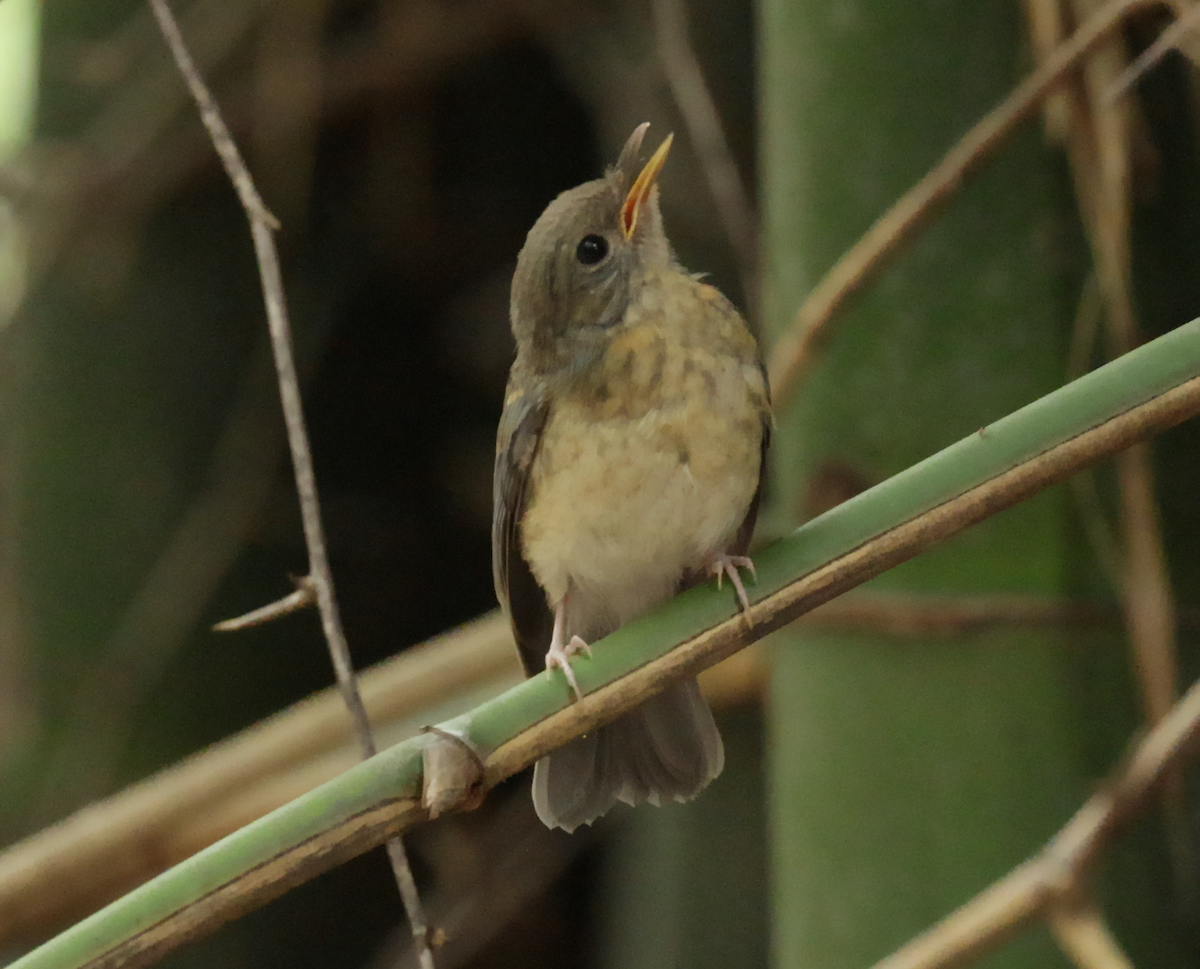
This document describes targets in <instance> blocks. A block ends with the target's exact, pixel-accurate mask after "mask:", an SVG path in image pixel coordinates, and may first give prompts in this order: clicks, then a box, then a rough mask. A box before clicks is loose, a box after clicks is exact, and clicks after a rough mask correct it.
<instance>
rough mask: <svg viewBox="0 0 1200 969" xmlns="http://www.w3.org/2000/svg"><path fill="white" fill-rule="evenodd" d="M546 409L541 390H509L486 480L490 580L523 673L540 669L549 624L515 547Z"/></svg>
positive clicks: (518, 543)
mask: <svg viewBox="0 0 1200 969" xmlns="http://www.w3.org/2000/svg"><path fill="white" fill-rule="evenodd" d="M549 413H550V406H549V403H548V402H547V401H546V400H545V398H544V397H543V396H542V395H541V394H536V393H533V394H529V393H521V392H516V393H513V392H510V393H509V395H508V398H507V400H506V401H505V404H504V413H503V414H502V415H501V417H500V428H499V431H498V433H497V436H496V468H495V473H494V475H493V478H492V578H493V580H494V581H495V583H496V597H497V598H498V599H499V600H500V605H501V606H503V607H504V611H505V613H506V614H507V615H508V619H509V622H510V623H511V624H512V631H513V638H514V639H516V641H517V651H518V652H519V653H520V655H521V663H522V665H523V666H524V667H525V673H526V675H527V676H532V675H533V674H534V673H537V672H538V671H539V670H540V669H542V668H543V667H544V665H545V655H546V649H547V648H548V647H549V645H550V634H551V632H552V631H553V626H554V616H553V614H552V613H551V612H550V607H549V606H548V605H547V603H546V593H545V592H543V591H542V588H541V586H539V585H538V583H537V579H535V578H534V577H533V572H531V571H530V569H529V563H528V562H526V561H525V556H524V555H523V554H522V551H521V519H522V518H523V517H524V516H525V503H526V500H527V498H528V494H527V492H528V485H529V478H530V472H531V470H532V468H533V462H534V458H535V457H536V456H537V452H538V447H539V446H540V445H541V441H542V430H543V428H544V427H545V426H546V418H547V416H548V415H549Z"/></svg>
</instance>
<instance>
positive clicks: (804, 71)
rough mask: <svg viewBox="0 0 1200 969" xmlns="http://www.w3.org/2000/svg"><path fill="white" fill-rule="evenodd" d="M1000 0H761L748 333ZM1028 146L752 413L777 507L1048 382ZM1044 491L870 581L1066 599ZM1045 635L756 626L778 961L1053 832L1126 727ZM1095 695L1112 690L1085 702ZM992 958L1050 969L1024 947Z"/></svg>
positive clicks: (1121, 690)
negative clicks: (768, 667) (771, 642)
mask: <svg viewBox="0 0 1200 969" xmlns="http://www.w3.org/2000/svg"><path fill="white" fill-rule="evenodd" d="M1018 6H1019V5H1016V4H1012V3H1009V2H1007V0H987V2H982V3H975V4H941V3H933V2H919V0H918V2H911V0H909V2H899V0H863V2H859V3H855V4H843V3H838V2H820V0H817V2H809V3H798V2H795V0H765V2H764V4H763V7H762V10H763V16H762V32H761V37H762V48H761V49H762V76H763V83H762V88H761V89H762V92H763V99H764V102H763V128H764V142H763V151H762V154H761V157H762V160H763V166H764V186H765V188H764V204H763V209H764V212H765V214H766V224H765V232H766V237H767V243H766V259H765V261H766V264H767V265H768V267H769V271H768V280H769V285H768V293H767V305H768V312H767V317H768V321H772V320H773V321H786V320H789V319H790V318H791V315H792V313H793V312H794V307H795V306H796V305H797V304H798V303H799V302H800V298H801V296H802V295H803V293H804V291H805V290H806V289H807V288H808V287H809V286H811V285H812V284H813V282H815V279H814V278H813V277H814V276H815V275H816V273H817V272H819V271H820V270H821V269H822V268H823V267H824V266H825V265H828V264H830V263H832V262H833V261H834V259H836V257H837V256H838V255H839V254H840V253H841V251H842V250H843V249H844V248H845V247H846V246H847V245H848V244H850V243H851V242H852V241H853V240H854V239H855V238H856V237H857V236H858V235H859V234H860V233H861V232H862V231H863V230H864V229H866V228H867V226H869V225H870V224H871V222H872V221H873V220H874V219H875V218H876V217H877V216H878V215H879V214H880V213H881V212H882V211H884V210H885V209H886V207H887V205H888V204H889V203H890V202H891V200H892V199H894V198H896V197H898V196H899V195H900V194H901V193H902V192H903V191H904V190H905V189H907V188H908V186H909V185H910V184H912V183H913V182H914V181H916V179H917V178H918V177H920V175H921V174H922V173H923V172H925V171H926V170H927V169H928V168H929V167H930V166H931V165H932V164H933V163H935V162H936V161H937V160H938V158H939V156H940V155H941V153H942V152H943V151H944V150H945V149H946V147H947V146H948V145H951V144H953V143H954V142H955V141H956V140H957V139H958V138H959V136H961V135H962V134H963V132H964V131H966V130H967V128H968V127H969V126H970V125H971V124H972V122H973V121H974V120H975V119H976V118H977V117H979V116H980V115H982V114H983V113H984V112H985V111H986V110H987V109H988V108H990V107H991V106H992V105H993V104H996V103H997V102H999V101H1000V100H1001V99H1002V98H1003V97H1004V95H1005V94H1006V92H1008V91H1009V90H1010V89H1011V88H1012V87H1013V86H1014V85H1015V83H1016V82H1017V81H1018V80H1019V79H1020V74H1021V67H1020V50H1021V44H1022V31H1023V26H1022V24H1021V22H1020V11H1019V9H1018ZM1037 135H1038V133H1037V132H1036V131H1035V130H1033V126H1030V129H1029V130H1027V131H1026V132H1025V133H1023V135H1022V136H1021V137H1019V138H1016V139H1014V142H1013V144H1012V145H1011V146H1009V147H1008V148H1007V149H1006V150H1005V152H1004V153H1003V154H1002V155H1001V156H1000V157H999V158H997V160H996V161H995V162H993V163H992V164H990V165H989V166H987V167H986V169H984V170H983V171H980V172H977V173H976V174H975V175H974V176H973V178H972V180H971V181H970V183H968V184H967V185H965V186H964V187H963V188H962V190H961V191H960V193H959V194H958V195H957V196H956V198H955V200H954V202H953V204H952V205H951V206H950V207H949V208H948V210H947V211H946V212H945V213H944V214H943V216H942V217H940V218H939V220H938V222H937V223H936V224H935V225H932V226H931V227H930V228H929V229H928V230H927V231H926V232H925V233H924V234H923V235H922V236H921V237H920V238H919V239H917V240H916V241H915V242H914V243H913V244H912V245H911V246H909V247H907V248H906V249H905V250H904V251H903V253H902V255H900V256H899V258H898V260H897V261H896V262H895V263H894V265H893V266H892V268H891V269H890V270H888V271H887V272H886V273H885V274H883V275H882V276H881V277H880V278H879V280H878V282H877V283H876V284H875V285H874V286H872V288H871V289H870V290H869V291H865V292H863V293H862V294H860V296H859V297H858V298H857V299H856V300H855V301H854V302H853V305H849V306H848V307H847V312H845V313H844V315H843V316H842V317H841V318H840V319H839V320H838V324H837V331H836V333H835V334H834V336H833V338H832V340H831V341H830V344H829V346H828V349H827V353H826V355H825V357H824V359H823V360H822V363H821V365H820V367H819V369H817V370H814V371H813V372H812V373H811V374H810V376H809V378H808V381H807V383H806V385H805V387H804V388H803V391H802V396H801V398H800V399H799V400H798V403H797V407H796V408H794V410H792V411H791V412H790V413H789V414H787V415H782V416H781V418H780V430H779V434H778V437H777V440H778V441H779V446H778V448H777V449H776V455H777V460H778V471H779V474H778V477H777V482H778V487H777V489H776V494H777V495H778V496H779V505H780V507H779V508H777V510H776V515H777V517H780V518H784V519H786V518H787V517H788V516H790V515H795V514H799V509H801V507H802V506H803V504H804V498H803V496H804V494H805V492H806V489H807V488H809V487H810V482H812V481H813V480H814V479H816V478H817V477H818V476H819V475H820V474H821V473H822V471H823V470H824V469H825V468H827V467H832V468H834V469H835V470H836V469H850V470H851V471H852V472H855V473H858V474H861V475H863V476H864V477H866V478H867V479H868V480H871V479H877V478H878V477H886V476H887V475H888V474H891V473H892V472H893V471H895V470H896V469H899V468H903V467H905V466H906V465H908V464H909V463H910V462H911V461H912V460H913V458H914V456H915V455H918V454H921V453H927V452H928V451H929V450H931V449H933V448H935V447H937V446H938V445H939V443H940V442H942V441H945V440H949V439H953V438H954V437H958V436H959V435H962V434H964V433H968V432H969V431H971V430H972V429H973V428H978V427H979V426H980V425H983V424H987V422H989V421H990V420H991V415H993V414H996V413H1004V412H1005V411H1007V410H1009V409H1010V408H1011V407H1012V406H1013V403H1014V401H1017V400H1021V399H1028V397H1029V396H1032V395H1036V394H1039V393H1045V392H1046V390H1048V389H1049V388H1051V387H1053V386H1055V385H1056V384H1057V383H1058V382H1059V381H1060V380H1061V379H1062V373H1063V370H1064V365H1063V361H1064V360H1065V355H1066V354H1065V348H1066V345H1067V342H1068V330H1069V327H1070V325H1071V317H1072V313H1073V310H1074V302H1075V296H1076V294H1077V292H1078V283H1079V281H1080V276H1081V272H1080V267H1081V264H1082V262H1083V258H1084V257H1083V253H1082V247H1081V245H1080V243H1079V238H1078V234H1077V233H1075V232H1073V229H1072V222H1073V219H1072V209H1073V202H1072V200H1071V197H1070V195H1069V193H1068V192H1067V191H1066V190H1065V189H1066V185H1065V184H1064V182H1063V180H1062V179H1061V178H1060V176H1059V170H1060V166H1061V162H1060V161H1059V160H1057V159H1056V158H1055V157H1054V156H1053V155H1051V154H1050V152H1048V151H1047V150H1046V148H1045V147H1044V145H1042V144H1041V143H1040V141H1039V139H1038V136H1037ZM777 325H778V322H777ZM1066 389H1067V390H1069V388H1066ZM1044 399H1045V400H1046V401H1051V400H1054V401H1056V402H1057V401H1058V400H1060V399H1061V398H1060V395H1059V394H1051V395H1050V396H1048V397H1046V398H1044ZM996 430H997V428H996V427H995V426H986V427H983V428H980V429H979V431H978V432H977V434H975V435H974V437H977V438H980V439H986V438H990V437H992V435H993V434H994V433H995V432H996ZM968 440H969V439H968ZM961 446H962V444H960V445H956V447H961ZM910 473H911V472H905V474H904V475H902V476H901V477H904V476H905V475H907V474H910ZM1066 498H1067V496H1066V495H1065V494H1064V493H1062V492H1057V493H1048V494H1045V495H1042V496H1039V498H1038V499H1037V500H1036V501H1033V502H1029V503H1026V504H1025V505H1023V506H1022V507H1020V508H1018V509H1014V510H1013V512H1011V513H1010V514H1007V515H1004V516H998V517H995V518H992V519H990V520H989V521H988V522H987V523H986V524H985V525H984V526H982V527H980V528H978V529H975V530H973V531H972V532H971V533H970V535H969V536H963V538H962V540H959V541H955V542H953V543H947V544H946V545H945V546H943V547H941V548H939V549H937V550H936V551H934V552H933V553H931V554H929V555H924V556H922V557H921V558H920V559H919V560H917V561H914V562H912V563H911V564H910V565H908V566H906V567H905V568H903V569H899V570H896V571H895V572H893V573H890V574H889V575H887V576H886V577H885V578H884V579H882V580H881V584H882V585H885V586H886V587H887V588H888V589H889V590H892V591H903V592H912V593H935V592H936V593H989V592H990V593H1004V592H1029V593H1037V594H1046V595H1064V594H1070V593H1071V592H1072V591H1076V590H1077V589H1078V586H1079V585H1080V584H1081V582H1084V581H1088V579H1087V578H1086V577H1083V578H1081V574H1082V573H1083V572H1084V571H1085V567H1084V556H1085V552H1084V551H1083V549H1084V547H1085V543H1084V542H1083V540H1082V537H1081V536H1080V534H1079V532H1078V527H1077V523H1076V522H1075V520H1074V517H1073V515H1072V511H1071V507H1070V505H1069V502H1068V501H1067V500H1066ZM851 505H853V502H851ZM827 517H828V516H827ZM863 524H864V525H865V524H866V522H865V521H864V522H863ZM1093 571H1094V570H1093ZM1091 591H1094V590H1091ZM1075 644H1077V641H1076V643H1075ZM1071 645H1073V642H1072V638H1071V635H1070V633H1067V632H1063V631H1038V632H1033V631H1015V630H997V631H993V632H989V633H987V634H985V635H979V636H973V637H969V638H964V639H962V640H958V641H941V642H938V643H929V644H913V643H911V642H909V643H905V644H901V643H898V642H897V641H896V640H894V639H889V638H888V637H886V636H879V635H867V634H863V635H850V634H833V633H819V632H811V631H809V632H802V631H799V630H796V631H789V632H787V633H785V634H783V635H781V636H779V637H777V638H776V641H775V649H774V653H773V656H774V659H775V664H774V669H773V674H772V681H771V696H770V711H769V717H768V724H769V726H768V743H767V748H768V751H769V752H770V760H769V766H770V772H771V784H772V801H771V805H770V815H771V860H772V866H771V867H772V872H773V876H774V884H773V904H774V911H773V920H774V921H773V931H774V947H775V948H774V951H775V962H776V965H777V966H778V967H779V969H801V967H804V969H807V967H811V966H821V967H822V969H843V967H845V969H849V967H853V966H865V965H869V964H871V963H872V962H874V961H875V960H878V959H880V958H883V957H884V956H885V955H887V954H888V952H889V951H891V950H892V949H894V948H895V947H897V946H899V945H900V944H901V943H903V942H905V941H906V940H907V939H908V938H910V937H912V936H913V935H915V934H917V933H918V932H920V931H922V930H923V929H925V928H926V927H927V926H928V925H930V924H932V923H933V922H934V921H936V920H937V919H939V918H940V917H941V916H942V915H944V914H945V913H946V912H948V911H950V910H951V909H953V908H954V907H955V906H957V905H958V904H960V903H961V902H963V901H964V900H965V899H967V898H968V897H970V896H971V895H972V894H974V892H976V891H978V890H979V889H981V888H983V887H984V886H985V885H986V884H987V883H988V882H989V881H991V880H992V879H994V878H996V877H999V876H1000V875H1002V874H1003V873H1004V872H1005V871H1006V870H1007V869H1008V868H1010V867H1012V866H1013V865H1015V864H1017V863H1018V862H1020V861H1021V860H1022V859H1023V858H1024V857H1026V856H1027V855H1028V854H1029V853H1030V852H1031V851H1032V850H1033V849H1034V848H1035V847H1036V846H1037V845H1038V844H1040V843H1041V842H1042V841H1044V840H1045V839H1046V838H1047V837H1049V836H1050V835H1051V834H1052V832H1053V831H1054V830H1056V829H1057V828H1058V826H1060V825H1061V824H1062V823H1063V822H1064V821H1065V820H1066V818H1067V817H1068V816H1069V814H1070V813H1071V811H1072V810H1073V809H1074V807H1075V805H1077V804H1078V803H1079V802H1080V801H1081V800H1082V799H1083V797H1085V796H1086V794H1087V793H1088V792H1089V786H1090V782H1091V780H1092V778H1094V777H1096V776H1098V775H1099V772H1100V770H1102V768H1103V764H1104V763H1105V761H1106V759H1107V758H1110V757H1111V756H1113V755H1114V753H1115V751H1114V746H1113V742H1112V734H1113V732H1114V729H1115V730H1116V732H1117V733H1118V734H1124V735H1127V733H1128V730H1129V729H1131V727H1132V723H1131V720H1130V718H1129V717H1128V703H1122V700H1124V699H1127V697H1128V695H1129V694H1128V691H1127V690H1125V687H1127V685H1128V684H1127V671H1126V669H1125V660H1124V656H1123V653H1122V650H1121V647H1120V644H1119V643H1116V642H1114V641H1113V639H1112V638H1111V637H1110V638H1109V639H1108V640H1107V641H1101V640H1100V638H1099V637H1096V639H1095V640H1094V641H1092V642H1089V643H1088V644H1087V647H1088V649H1087V652H1083V651H1081V650H1075V651H1072V650H1071V649H1070V648H1069V647H1070V646H1071ZM1102 692H1103V693H1105V694H1106V697H1115V698H1116V702H1115V703H1113V704H1111V705H1109V706H1108V707H1104V706H1103V704H1101V703H1098V702H1096V698H1097V694H1099V693H1102ZM1097 708H1099V709H1100V710H1101V711H1102V713H1103V717H1102V718H1100V717H1097V716H1096V713H1097ZM1118 743H1119V741H1118ZM1149 867H1150V863H1149V862H1146V861H1145V860H1143V864H1142V869H1143V875H1144V874H1145V870H1146V869H1147V868H1149ZM1129 884H1130V883H1129V882H1124V883H1123V885H1124V889H1123V892H1124V894H1125V895H1127V896H1134V895H1138V894H1139V893H1140V894H1141V895H1143V896H1145V897H1146V898H1147V899H1151V898H1153V899H1156V900H1157V902H1158V904H1159V906H1160V908H1161V909H1165V908H1166V905H1165V904H1164V903H1163V897H1162V895H1161V894H1156V891H1155V890H1152V889H1150V888H1148V887H1147V880H1146V878H1144V877H1141V876H1139V882H1138V885H1137V888H1136V889H1131V888H1130V887H1129ZM1152 905H1153V903H1152V902H1150V903H1148V907H1152ZM1165 923H1166V919H1165V918H1164V916H1163V914H1162V912H1161V911H1160V912H1159V913H1157V914H1152V915H1150V916H1149V917H1148V919H1147V920H1146V922H1145V925H1146V931H1147V932H1148V933H1150V934H1152V933H1154V932H1157V933H1158V934H1159V935H1160V936H1161V935H1165V932H1166V924H1165ZM1130 941H1132V940H1130ZM997 958H998V960H999V962H998V963H995V964H1003V965H1005V966H1022V967H1025V966H1031V967H1032V966H1039V967H1040V966H1059V965H1061V964H1062V957H1061V955H1060V954H1059V953H1057V952H1055V951H1054V948H1053V945H1052V944H1051V943H1050V942H1049V940H1048V939H1047V938H1046V937H1045V936H1044V935H1043V936H1040V937H1039V936H1031V937H1028V938H1025V939H1023V940H1022V942H1021V943H1020V944H1019V945H1018V946H1015V947H1013V948H1011V949H1009V950H1006V951H1005V952H1004V953H1003V954H1001V955H1000V956H998V957H997ZM1135 961H1137V960H1136V959H1135ZM1167 964H1169V963H1167Z"/></svg>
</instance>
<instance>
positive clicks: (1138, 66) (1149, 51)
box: [1104, 3, 1200, 103]
mask: <svg viewBox="0 0 1200 969" xmlns="http://www.w3.org/2000/svg"><path fill="white" fill-rule="evenodd" d="M1197 27H1200V3H1198V4H1193V5H1192V6H1191V7H1189V8H1188V9H1187V10H1186V12H1184V13H1183V14H1182V15H1181V16H1180V17H1179V19H1178V20H1176V21H1175V22H1174V23H1173V24H1171V25H1170V26H1169V27H1168V28H1167V29H1166V30H1164V31H1163V32H1162V33H1161V34H1159V35H1158V39H1157V40H1155V41H1154V43H1153V44H1151V45H1150V46H1149V47H1147V48H1146V49H1145V50H1144V51H1142V52H1141V53H1140V54H1138V56H1137V57H1136V58H1134V60H1133V62H1132V63H1131V64H1130V65H1129V66H1128V67H1127V68H1125V71H1124V72H1123V73H1122V74H1121V76H1120V77H1118V78H1117V79H1116V81H1114V82H1113V84H1112V86H1111V87H1109V88H1108V90H1107V91H1105V92H1104V101H1105V102H1106V103H1107V102H1110V101H1115V100H1116V99H1117V98H1119V97H1121V96H1122V95H1123V94H1124V93H1125V92H1126V91H1128V90H1129V89H1130V88H1131V87H1133V85H1134V84H1135V83H1136V82H1137V81H1138V79H1139V78H1140V77H1141V76H1142V75H1143V74H1145V73H1146V72H1148V71H1149V70H1150V68H1152V67H1154V65H1155V64H1157V63H1158V62H1159V61H1160V60H1162V59H1163V57H1164V56H1165V55H1166V53H1167V52H1168V51H1171V50H1174V49H1175V48H1177V47H1178V46H1179V43H1180V41H1182V40H1183V39H1184V38H1185V37H1186V36H1187V35H1188V34H1190V33H1191V32H1192V31H1193V30H1195V29H1196V28H1197Z"/></svg>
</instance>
